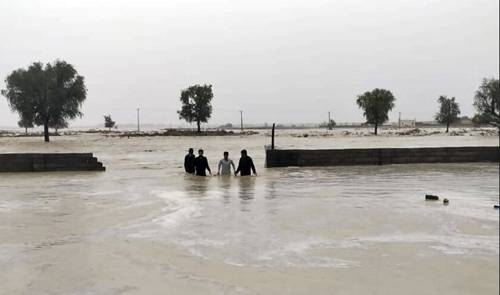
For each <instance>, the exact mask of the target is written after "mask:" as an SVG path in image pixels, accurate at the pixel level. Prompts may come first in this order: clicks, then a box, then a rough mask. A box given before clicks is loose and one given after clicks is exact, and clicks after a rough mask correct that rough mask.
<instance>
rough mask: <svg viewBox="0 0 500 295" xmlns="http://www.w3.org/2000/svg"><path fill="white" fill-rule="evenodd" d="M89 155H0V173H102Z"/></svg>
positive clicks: (101, 166) (102, 168) (93, 158)
mask: <svg viewBox="0 0 500 295" xmlns="http://www.w3.org/2000/svg"><path fill="white" fill-rule="evenodd" d="M104 170H105V168H104V167H103V165H102V163H100V162H98V161H97V158H95V157H94V156H93V155H92V154H91V153H83V154H62V153H57V154H0V172H40V171H104Z"/></svg>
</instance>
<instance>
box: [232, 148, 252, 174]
mask: <svg viewBox="0 0 500 295" xmlns="http://www.w3.org/2000/svg"><path fill="white" fill-rule="evenodd" d="M250 169H251V170H252V172H253V174H255V175H257V171H255V166H254V165H253V160H252V158H250V157H249V156H248V155H247V151H246V150H242V151H241V158H240V162H239V163H238V169H236V171H235V172H234V175H238V173H240V175H241V176H247V175H251V172H250Z"/></svg>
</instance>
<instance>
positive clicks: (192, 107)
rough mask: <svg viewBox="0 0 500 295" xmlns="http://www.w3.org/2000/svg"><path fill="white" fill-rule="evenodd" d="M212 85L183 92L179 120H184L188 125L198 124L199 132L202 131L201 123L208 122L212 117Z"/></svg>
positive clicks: (191, 87) (191, 88)
mask: <svg viewBox="0 0 500 295" xmlns="http://www.w3.org/2000/svg"><path fill="white" fill-rule="evenodd" d="M213 96H214V95H213V93H212V85H206V84H204V85H198V84H196V85H193V86H190V87H189V88H187V89H184V90H182V92H181V97H180V101H181V103H182V107H181V110H180V111H177V113H178V114H179V119H184V120H186V121H187V122H188V123H192V122H196V125H197V127H198V132H200V131H201V123H202V122H203V123H206V122H208V119H210V117H211V115H212V104H211V101H212V98H213Z"/></svg>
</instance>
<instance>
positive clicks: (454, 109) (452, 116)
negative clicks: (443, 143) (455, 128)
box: [435, 96, 460, 132]
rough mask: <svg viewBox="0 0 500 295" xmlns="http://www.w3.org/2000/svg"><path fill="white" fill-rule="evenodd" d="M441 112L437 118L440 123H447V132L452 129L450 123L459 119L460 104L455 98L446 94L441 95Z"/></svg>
mask: <svg viewBox="0 0 500 295" xmlns="http://www.w3.org/2000/svg"><path fill="white" fill-rule="evenodd" d="M438 102H439V104H440V106H439V112H438V113H437V114H436V116H435V119H436V121H438V123H441V124H446V132H448V131H449V130H450V124H452V123H454V122H456V121H457V120H458V115H460V106H459V105H458V102H456V101H455V98H454V97H452V98H448V97H446V96H440V97H439V98H438Z"/></svg>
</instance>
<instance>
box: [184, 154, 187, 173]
mask: <svg viewBox="0 0 500 295" xmlns="http://www.w3.org/2000/svg"><path fill="white" fill-rule="evenodd" d="M187 166H188V156H185V157H184V170H186V171H187Z"/></svg>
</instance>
